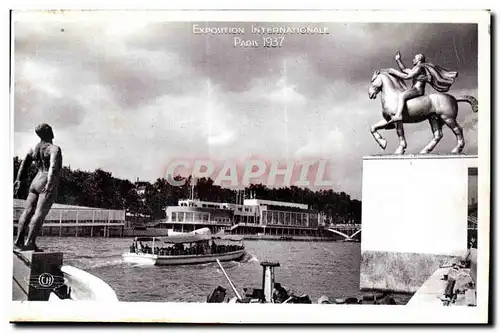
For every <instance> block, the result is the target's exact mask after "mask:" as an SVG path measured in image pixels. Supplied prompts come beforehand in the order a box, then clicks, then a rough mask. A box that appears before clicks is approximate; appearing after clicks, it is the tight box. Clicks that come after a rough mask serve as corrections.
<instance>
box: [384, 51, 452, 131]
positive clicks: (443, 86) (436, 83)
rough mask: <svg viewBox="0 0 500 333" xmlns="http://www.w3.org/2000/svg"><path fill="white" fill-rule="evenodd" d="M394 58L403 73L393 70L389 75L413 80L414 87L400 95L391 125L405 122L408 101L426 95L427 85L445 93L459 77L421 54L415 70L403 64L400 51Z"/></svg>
mask: <svg viewBox="0 0 500 333" xmlns="http://www.w3.org/2000/svg"><path fill="white" fill-rule="evenodd" d="M394 58H395V59H396V62H397V64H398V67H399V69H400V70H401V71H398V70H396V69H393V68H391V69H389V70H388V71H389V73H390V74H392V75H395V76H397V77H399V78H401V79H403V80H409V79H412V81H413V86H412V87H411V88H410V89H408V90H406V91H404V92H403V93H402V94H401V95H400V98H399V101H398V108H397V109H396V114H395V115H394V117H392V119H391V120H390V121H389V122H388V123H389V124H390V123H393V122H396V121H402V120H403V116H402V115H403V110H404V108H405V105H406V101H408V100H409V99H412V98H416V97H419V96H422V95H424V94H425V85H426V83H430V85H431V86H432V87H433V88H434V89H436V90H437V91H438V92H442V93H443V92H447V91H448V90H450V87H451V85H452V84H453V82H455V79H456V78H457V76H458V72H454V71H448V70H446V69H444V68H442V67H440V66H437V65H434V64H431V63H429V62H426V61H425V56H424V55H423V54H421V53H419V54H417V55H415V57H414V58H413V68H411V69H409V68H406V66H405V65H404V64H403V61H402V60H401V54H400V53H399V51H397V52H396V55H395V56H394Z"/></svg>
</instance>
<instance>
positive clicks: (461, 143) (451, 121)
mask: <svg viewBox="0 0 500 333" xmlns="http://www.w3.org/2000/svg"><path fill="white" fill-rule="evenodd" d="M443 120H444V123H445V124H446V125H447V126H448V127H449V128H450V129H451V130H452V132H453V134H455V137H456V138H457V145H456V146H455V148H453V150H452V151H451V153H452V154H460V153H461V152H462V150H463V149H464V147H465V140H464V134H463V131H462V127H460V125H459V124H458V123H457V120H456V119H455V118H454V117H449V116H446V117H443Z"/></svg>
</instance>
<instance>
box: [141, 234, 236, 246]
mask: <svg viewBox="0 0 500 333" xmlns="http://www.w3.org/2000/svg"><path fill="white" fill-rule="evenodd" d="M211 239H213V240H228V241H233V242H240V241H242V240H243V237H242V236H238V235H197V234H188V235H172V236H168V237H136V238H135V241H138V242H152V241H153V240H154V241H163V242H165V243H171V244H183V243H196V242H202V241H209V240H211Z"/></svg>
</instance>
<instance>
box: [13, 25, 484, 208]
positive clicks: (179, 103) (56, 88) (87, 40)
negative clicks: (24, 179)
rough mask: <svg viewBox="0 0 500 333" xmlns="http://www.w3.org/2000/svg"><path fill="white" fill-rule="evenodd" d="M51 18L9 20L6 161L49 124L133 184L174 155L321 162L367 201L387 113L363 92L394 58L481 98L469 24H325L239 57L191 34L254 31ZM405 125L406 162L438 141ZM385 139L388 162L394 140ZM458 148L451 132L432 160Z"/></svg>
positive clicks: (72, 152)
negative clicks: (369, 164)
mask: <svg viewBox="0 0 500 333" xmlns="http://www.w3.org/2000/svg"><path fill="white" fill-rule="evenodd" d="M54 16H55V19H54V20H53V21H47V20H45V21H43V22H36V21H29V22H26V21H24V22H23V21H19V22H17V23H15V24H14V30H13V33H14V42H15V47H14V52H15V53H14V58H13V59H14V61H15V63H14V65H15V69H14V83H15V90H14V94H15V96H14V110H13V113H14V131H15V133H14V154H15V155H23V154H24V153H25V151H26V150H27V149H28V147H30V146H31V145H33V144H35V143H36V142H37V137H36V136H35V134H34V132H33V130H34V127H35V126H36V125H37V124H38V123H40V122H46V123H49V124H51V125H52V126H53V128H54V132H55V136H56V137H55V140H54V143H56V144H58V145H60V146H61V148H62V149H63V157H64V164H65V165H70V166H71V167H72V168H74V169H76V168H79V169H84V170H94V169H96V168H102V169H104V170H107V171H110V172H112V174H113V176H115V177H120V178H127V179H130V180H135V179H136V178H137V177H139V178H141V179H143V180H148V181H154V180H155V179H156V178H158V177H164V176H165V170H166V167H167V166H168V165H169V163H170V162H172V161H173V160H176V159H179V158H189V159H193V158H209V159H211V160H214V161H219V162H220V161H226V160H231V161H236V162H237V163H241V162H242V161H245V160H247V159H249V158H261V159H263V160H265V161H266V162H270V161H275V160H279V161H285V160H288V161H303V160H315V159H327V160H328V170H327V171H328V175H327V176H326V177H325V178H329V179H331V180H332V181H333V184H334V185H333V188H334V189H335V190H337V191H344V192H346V193H348V194H350V195H351V196H352V197H354V198H361V167H362V156H365V155H371V154H380V153H382V152H383V151H381V149H380V148H379V147H378V145H377V144H376V142H375V141H374V140H373V138H372V137H371V135H370V132H369V127H370V125H371V124H373V123H375V122H377V121H378V120H379V119H380V118H381V106H380V100H379V99H377V100H370V99H369V98H368V87H369V84H370V79H371V77H372V74H373V72H374V71H375V70H376V69H380V68H387V67H396V63H395V61H394V53H395V51H396V50H398V49H399V50H400V51H401V54H402V57H403V61H404V62H405V64H407V65H411V59H412V56H413V55H414V54H415V53H417V52H422V53H424V54H425V55H426V57H427V59H428V60H429V61H430V62H433V63H437V64H439V65H441V66H443V67H445V68H449V69H453V70H458V71H459V78H458V79H457V81H456V83H455V84H454V86H453V87H452V90H451V91H450V92H451V93H452V94H455V95H459V94H471V95H473V96H476V97H477V26H476V25H465V24H394V23H391V24H378V23H377V24H360V23H346V24H344V23H325V24H317V25H316V26H317V27H328V29H329V31H330V34H328V35H287V36H285V39H284V42H283V45H282V47H281V48H262V47H259V48H246V49H245V48H239V47H233V38H234V36H233V35H217V36H208V35H197V34H193V29H192V27H193V24H195V23H197V24H200V25H201V26H209V27H214V26H231V27H244V28H245V29H246V31H249V27H250V24H249V23H248V24H241V23H224V24H221V23H219V24H217V23H210V22H208V23H207V22H203V23H200V22H169V23H164V22H148V21H147V20H146V19H145V17H144V16H142V17H138V19H137V20H127V21H124V20H110V21H95V20H94V21H83V20H79V21H74V22H67V21H66V22H60V21H58V20H57V16H56V15H54ZM289 25H291V26H299V25H303V24H289ZM240 37H243V38H244V37H245V36H240ZM246 37H247V38H249V39H256V38H258V37H255V36H251V35H249V34H248V33H247V36H246ZM431 92H433V89H432V88H431V87H429V88H428V90H427V93H431ZM458 121H459V122H460V124H462V125H463V126H464V131H465V137H466V143H467V146H466V150H465V152H466V153H477V114H473V113H472V112H471V109H470V107H469V106H468V105H467V104H461V105H460V111H459V118H458ZM405 129H406V135H407V140H408V145H409V147H408V151H407V152H408V153H417V152H418V151H420V149H422V147H423V146H425V145H426V144H427V142H429V141H430V140H431V138H432V133H431V131H430V127H429V125H428V123H427V122H425V123H421V124H411V125H405ZM382 134H383V135H384V136H385V137H386V138H387V139H388V141H389V144H388V150H387V153H389V152H390V153H392V152H393V151H394V150H395V149H396V145H397V137H396V133H395V132H394V131H386V132H383V133H382ZM455 143H456V141H455V137H454V135H453V134H452V132H451V131H450V130H449V129H447V128H445V129H444V139H443V140H442V142H441V143H440V144H439V145H438V147H437V148H436V150H435V152H437V153H446V152H449V151H450V150H451V149H452V148H453V147H454V145H455ZM219 162H217V163H219Z"/></svg>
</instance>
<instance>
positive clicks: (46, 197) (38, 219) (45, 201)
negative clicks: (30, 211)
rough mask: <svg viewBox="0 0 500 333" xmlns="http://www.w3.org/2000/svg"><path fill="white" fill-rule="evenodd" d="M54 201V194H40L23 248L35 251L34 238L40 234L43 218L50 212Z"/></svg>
mask: <svg viewBox="0 0 500 333" xmlns="http://www.w3.org/2000/svg"><path fill="white" fill-rule="evenodd" d="M54 200H55V193H41V194H40V195H39V197H38V203H37V205H36V210H35V214H34V215H33V217H32V218H31V222H30V225H29V232H28V238H27V239H26V242H25V244H24V246H25V248H27V249H30V250H36V249H37V246H36V244H35V240H36V237H37V236H38V234H39V233H40V230H41V228H42V225H43V222H44V220H45V217H46V216H47V214H48V213H49V211H50V208H51V207H52V204H53V203H54Z"/></svg>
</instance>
